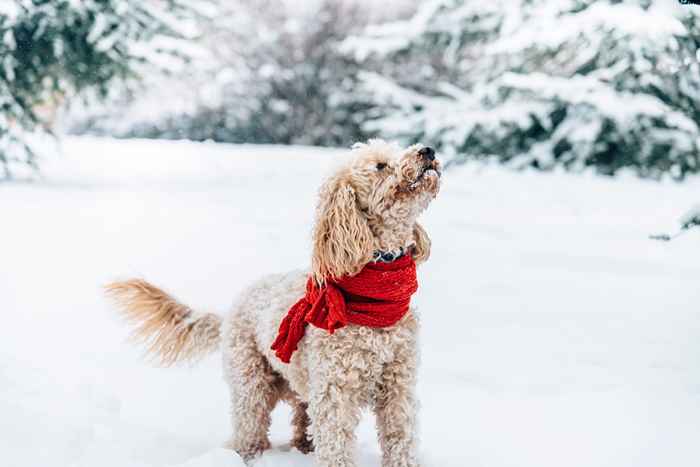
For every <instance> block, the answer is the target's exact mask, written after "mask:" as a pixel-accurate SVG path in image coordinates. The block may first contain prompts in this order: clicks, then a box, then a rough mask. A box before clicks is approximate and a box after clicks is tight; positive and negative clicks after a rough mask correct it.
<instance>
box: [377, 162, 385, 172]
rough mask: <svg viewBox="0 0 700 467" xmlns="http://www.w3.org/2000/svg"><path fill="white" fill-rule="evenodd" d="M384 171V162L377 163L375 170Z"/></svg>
mask: <svg viewBox="0 0 700 467" xmlns="http://www.w3.org/2000/svg"><path fill="white" fill-rule="evenodd" d="M384 169H386V162H377V170H384Z"/></svg>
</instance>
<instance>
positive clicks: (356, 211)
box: [312, 140, 441, 283]
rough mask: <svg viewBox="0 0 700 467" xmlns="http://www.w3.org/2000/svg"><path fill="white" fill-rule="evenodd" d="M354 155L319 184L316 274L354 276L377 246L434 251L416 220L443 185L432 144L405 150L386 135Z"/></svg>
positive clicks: (422, 253) (417, 254) (423, 254)
mask: <svg viewBox="0 0 700 467" xmlns="http://www.w3.org/2000/svg"><path fill="white" fill-rule="evenodd" d="M353 153H354V156H355V157H354V158H353V160H352V161H351V162H350V163H349V164H347V165H346V166H345V167H343V168H342V169H340V170H339V171H338V172H337V173H336V174H335V175H334V176H332V177H331V178H330V179H329V180H328V181H327V182H326V183H325V184H324V185H323V187H322V188H321V193H320V198H321V199H320V202H319V206H318V210H317V220H316V228H315V231H314V251H313V258H312V269H313V275H314V277H315V279H316V280H317V281H318V282H319V283H322V282H323V281H324V280H325V279H326V278H329V277H333V278H339V277H342V276H344V275H354V274H356V273H358V272H359V271H360V269H362V267H363V266H364V265H365V264H367V263H368V262H369V261H371V260H372V258H373V254H374V252H376V251H397V250H399V249H401V248H404V249H407V250H408V251H411V254H413V256H414V258H415V259H416V261H418V262H421V261H425V260H426V259H427V258H428V255H429V254H430V239H429V238H428V235H427V234H426V232H425V230H424V229H423V228H422V227H421V226H420V225H419V224H418V223H417V222H416V218H417V217H418V215H419V214H420V213H421V212H422V211H423V210H425V208H426V207H427V206H428V204H430V201H432V200H433V199H434V198H435V196H436V195H437V193H438V190H439V188H440V175H441V173H440V163H439V161H438V160H437V159H436V157H435V151H434V150H433V149H432V148H429V147H425V146H422V145H414V146H411V147H409V148H407V149H401V148H399V147H398V146H397V145H394V144H389V143H386V142H384V141H382V140H370V141H369V142H368V143H367V144H356V145H355V146H353Z"/></svg>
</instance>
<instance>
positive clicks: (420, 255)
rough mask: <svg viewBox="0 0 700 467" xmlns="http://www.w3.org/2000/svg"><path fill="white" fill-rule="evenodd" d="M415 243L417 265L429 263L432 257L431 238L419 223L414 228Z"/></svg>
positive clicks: (414, 257) (414, 254)
mask: <svg viewBox="0 0 700 467" xmlns="http://www.w3.org/2000/svg"><path fill="white" fill-rule="evenodd" d="M413 242H414V246H413V259H414V260H415V261H416V263H422V262H424V261H427V260H428V258H429V257H430V237H429V236H428V232H426V231H425V229H424V228H423V226H422V225H420V224H419V223H418V222H416V223H415V224H414V226H413Z"/></svg>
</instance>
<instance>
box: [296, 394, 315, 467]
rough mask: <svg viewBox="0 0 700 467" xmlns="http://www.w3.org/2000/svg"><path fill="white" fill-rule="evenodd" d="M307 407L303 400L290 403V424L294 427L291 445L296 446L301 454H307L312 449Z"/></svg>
mask: <svg viewBox="0 0 700 467" xmlns="http://www.w3.org/2000/svg"><path fill="white" fill-rule="evenodd" d="M307 409H308V405H307V404H306V403H305V402H301V401H296V402H294V403H293V404H292V410H293V418H292V425H293V429H294V434H293V435H292V447H295V448H297V449H298V450H299V451H300V452H302V453H303V454H308V453H310V452H311V451H313V450H314V443H313V441H312V440H311V435H310V433H309V425H310V424H311V420H310V419H309V414H308V413H307Z"/></svg>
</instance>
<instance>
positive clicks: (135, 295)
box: [108, 140, 440, 467]
mask: <svg viewBox="0 0 700 467" xmlns="http://www.w3.org/2000/svg"><path fill="white" fill-rule="evenodd" d="M420 148H421V147H420V146H412V147H409V148H407V149H405V150H401V149H400V148H399V147H398V146H396V145H392V144H389V143H386V142H384V141H381V140H370V141H369V142H368V143H367V144H358V145H356V146H354V147H353V152H354V153H355V155H356V157H355V158H354V159H353V161H352V162H351V163H349V164H348V165H347V166H345V167H343V168H342V169H341V170H339V171H338V172H337V173H336V174H335V175H334V176H333V177H331V178H330V179H329V180H328V181H327V182H326V183H325V184H324V186H323V187H322V189H321V191H320V202H319V205H318V208H317V221H316V226H315V229H314V239H313V253H312V260H311V271H294V272H290V273H287V274H276V275H270V276H267V277H264V278H262V279H260V280H258V281H257V282H255V283H254V284H253V285H251V286H250V287H249V288H248V289H246V290H245V291H244V292H243V293H242V294H241V296H240V297H239V298H238V301H237V302H236V304H235V305H234V307H233V309H232V311H231V312H230V313H229V315H228V316H227V317H226V318H225V319H224V321H223V323H221V322H220V321H219V320H218V319H217V318H216V317H215V316H214V315H209V314H204V315H198V314H196V313H195V312H193V311H192V310H190V309H189V308H188V307H186V306H184V305H181V304H179V303H178V302H177V301H175V300H174V299H173V298H171V297H170V296H168V295H167V294H165V293H164V292H162V291H161V290H160V289H158V288H156V287H154V286H152V285H150V284H148V283H146V282H144V281H140V280H133V281H127V282H119V283H115V284H112V285H110V286H109V287H108V291H109V293H110V294H111V296H112V297H114V298H115V299H116V300H117V301H118V303H119V304H120V305H121V307H122V309H123V310H124V313H125V314H126V316H127V317H128V318H130V319H131V320H132V321H134V322H135V323H136V324H137V334H138V335H139V336H141V338H142V339H146V341H147V342H148V343H149V345H150V347H149V349H150V352H151V353H153V354H155V355H157V356H159V357H160V359H161V361H162V362H164V363H166V364H169V363H173V362H175V361H178V360H180V359H184V358H192V357H197V356H201V355H204V354H206V353H208V352H210V351H212V350H213V348H214V347H215V346H216V345H218V344H219V342H220V343H221V347H222V354H223V365H224V376H225V379H226V381H227V382H228V384H229V387H230V395H231V411H232V424H233V436H232V438H231V440H230V441H229V443H228V446H229V447H230V448H232V449H235V450H236V451H237V452H238V453H239V454H240V455H241V456H242V457H243V458H244V459H246V460H248V459H251V458H253V457H254V456H256V455H257V454H259V453H260V452H262V451H263V450H265V449H267V448H268V447H269V446H270V442H269V439H268V429H269V426H270V414H271V412H272V409H273V408H274V407H275V405H276V404H277V403H278V402H279V401H286V402H287V403H289V404H291V405H292V407H293V414H294V416H293V420H292V422H293V425H294V435H293V439H292V445H293V446H294V447H296V448H297V449H299V450H300V451H302V452H305V453H306V452H310V451H312V450H315V455H316V461H317V464H318V465H320V466H324V467H350V466H354V465H355V463H354V461H353V444H354V439H355V438H354V436H355V435H354V429H355V427H356V426H357V423H358V422H359V419H360V410H361V409H362V408H363V407H366V406H368V407H373V409H374V411H375V413H376V418H377V429H378V432H379V441H380V444H381V448H382V465H383V466H384V467H414V466H417V465H418V460H417V458H416V444H417V439H416V405H417V403H416V399H415V391H414V388H415V378H416V364H417V354H418V352H417V328H418V323H417V320H416V316H415V313H413V312H411V313H408V314H406V316H405V317H404V318H403V319H402V320H401V321H400V322H399V323H397V324H396V325H394V326H392V327H389V328H369V327H360V326H352V325H350V326H346V327H344V328H341V329H339V330H337V331H336V332H335V333H334V334H332V335H331V334H329V333H327V332H326V331H324V330H321V329H318V328H314V327H312V326H310V327H309V328H308V329H307V332H306V334H305V337H304V338H303V339H302V341H301V342H300V343H299V347H298V349H297V351H296V352H295V354H294V356H293V357H292V359H291V361H290V363H289V364H285V363H282V362H281V361H280V360H279V359H277V358H276V357H275V355H274V353H273V352H272V351H271V349H270V345H271V343H272V342H273V340H274V338H275V335H276V332H277V329H278V326H279V323H280V321H281V320H282V317H283V316H284V314H285V313H286V312H287V310H288V309H289V308H290V306H291V305H293V304H294V303H295V302H296V301H297V300H298V299H299V297H301V296H302V295H303V294H304V290H305V282H306V279H307V277H308V275H309V274H312V275H313V277H314V278H315V279H316V280H317V281H318V282H319V283H322V282H323V281H324V280H325V279H326V278H328V277H339V276H342V275H345V274H354V273H357V272H358V271H359V270H360V269H361V268H362V266H363V265H364V264H366V263H367V262H369V261H370V260H371V258H372V254H373V252H374V251H376V250H383V251H396V250H398V249H399V248H401V247H403V248H409V251H412V254H413V255H414V257H415V259H416V261H417V262H422V261H425V260H427V259H428V257H429V255H430V239H429V237H428V235H427V233H426V231H425V230H424V229H423V227H421V226H420V225H419V224H418V223H417V222H416V218H417V217H418V215H419V214H420V213H421V212H422V211H423V210H424V209H425V208H426V207H427V206H428V204H429V203H430V201H431V200H432V199H433V198H434V197H435V196H436V195H437V192H438V189H439V185H440V172H439V164H438V162H437V161H426V160H425V158H422V157H421V156H420V154H419V153H418V151H419V149H420Z"/></svg>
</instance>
